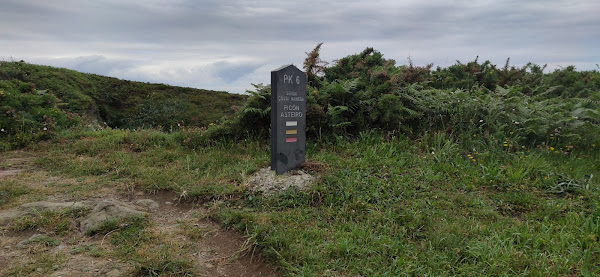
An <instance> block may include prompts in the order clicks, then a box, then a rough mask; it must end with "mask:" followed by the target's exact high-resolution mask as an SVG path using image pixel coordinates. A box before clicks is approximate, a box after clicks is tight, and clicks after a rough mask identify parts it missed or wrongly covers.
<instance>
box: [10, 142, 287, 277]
mask: <svg viewBox="0 0 600 277" xmlns="http://www.w3.org/2000/svg"><path fill="white" fill-rule="evenodd" d="M15 153H16V152H12V154H11V155H10V156H8V157H6V156H5V157H0V189H2V186H3V185H4V184H8V183H12V184H14V183H19V182H24V181H26V180H28V176H44V172H43V170H41V169H36V168H35V167H33V166H32V160H33V158H32V157H28V156H26V155H20V154H22V153H16V154H15ZM56 178H57V177H52V179H53V180H52V182H55V183H57V182H60V181H61V180H57V179H56ZM59 179H60V177H59ZM63 181H64V180H63ZM64 182H65V183H69V182H70V181H64ZM47 183H48V182H47V181H46V182H40V184H39V185H37V186H40V187H41V186H47ZM28 185H29V186H31V184H28ZM0 192H1V191H0ZM100 194H101V195H95V196H94V197H93V199H72V198H73V196H70V195H65V194H64V193H62V192H61V193H57V194H53V195H46V196H44V197H43V199H39V200H46V199H50V200H56V199H61V200H62V201H64V202H66V201H88V200H89V201H97V200H101V199H106V198H112V199H117V200H119V201H122V202H125V203H133V202H135V201H136V200H139V199H150V200H153V202H155V203H157V204H158V208H155V209H152V210H149V212H148V219H149V222H150V223H149V225H148V227H147V230H148V231H149V232H150V233H152V235H153V237H156V238H157V242H156V244H157V247H158V246H160V247H168V248H172V249H175V250H176V251H175V252H176V253H178V254H179V255H181V258H183V259H185V260H187V261H190V262H191V263H192V264H193V265H194V267H195V272H197V274H199V275H201V276H277V274H276V271H275V270H274V269H273V268H272V267H271V266H269V265H267V264H266V262H265V261H264V259H263V258H261V256H260V255H259V254H258V253H256V251H254V249H253V248H252V247H251V245H250V244H249V243H248V242H247V240H246V239H245V238H244V237H243V236H242V235H240V234H239V233H237V232H233V231H228V230H225V229H223V228H222V227H221V226H220V225H219V224H217V223H215V222H213V221H211V220H210V219H209V217H208V209H207V208H206V206H205V205H204V204H202V203H190V202H180V201H179V200H180V199H179V197H178V196H177V195H175V194H173V193H169V192H162V193H158V194H150V195H148V194H143V193H141V192H137V193H135V192H133V193H128V194H127V195H123V194H122V193H121V194H119V193H118V192H116V191H112V192H110V190H105V189H103V190H102V192H101V193H100ZM15 201H16V200H15ZM22 202H23V201H21V202H18V203H22ZM1 203H2V202H0V204H1ZM3 207H4V208H3ZM11 209H15V207H14V205H12V206H11V205H8V206H7V205H4V206H2V205H0V213H7V212H9V210H11ZM71 224H75V223H71ZM70 230H73V228H72V229H70ZM112 235H113V234H111V233H108V234H106V235H103V236H102V235H95V236H87V235H85V234H82V233H81V232H75V231H70V232H68V233H67V234H60V235H58V234H56V232H48V230H44V228H34V229H27V230H19V231H15V229H14V228H12V229H11V228H10V225H9V226H0V276H6V275H9V276H11V275H12V276H129V275H130V274H131V272H132V270H133V269H134V267H135V263H134V262H133V261H130V260H126V259H117V258H115V256H114V255H111V254H110V253H113V252H114V250H115V247H116V246H115V245H114V244H111V243H109V241H110V239H111V236H112Z"/></svg>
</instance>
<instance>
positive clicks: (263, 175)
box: [247, 168, 315, 195]
mask: <svg viewBox="0 0 600 277" xmlns="http://www.w3.org/2000/svg"><path fill="white" fill-rule="evenodd" d="M314 181H315V177H313V176H311V175H310V174H308V173H306V172H304V171H302V170H291V171H289V172H287V173H285V174H281V175H276V174H275V171H272V170H271V169H270V168H261V169H260V170H259V171H257V172H256V173H254V174H252V176H250V177H249V178H248V180H247V184H248V186H249V187H250V189H251V190H253V191H261V192H262V193H263V194H265V195H272V194H274V193H276V192H279V191H283V190H286V189H288V188H298V189H301V190H302V189H306V188H308V186H310V185H311V184H312V183H313V182H314Z"/></svg>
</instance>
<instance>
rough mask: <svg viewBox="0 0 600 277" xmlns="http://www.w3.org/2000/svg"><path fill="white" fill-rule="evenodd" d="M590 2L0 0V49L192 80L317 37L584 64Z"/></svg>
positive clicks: (217, 79) (253, 70) (302, 48)
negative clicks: (0, 1) (0, 2)
mask: <svg viewBox="0 0 600 277" xmlns="http://www.w3.org/2000/svg"><path fill="white" fill-rule="evenodd" d="M599 10H600V2H599V1H596V0H582V1H568V0H530V1H517V0H503V1H489V0H488V1H485V0H482V1H467V0H450V1H448V0H431V1H421V0H404V1H392V0H389V1H388V0H372V1H341V0H339V1H338V0H332V1H318V0H307V1H276V0H257V1H242V0H170V1H164V0H143V1H142V0H132V1H121V0H95V1H72V0H55V1H38V0H2V4H1V7H0V55H1V56H14V57H16V58H19V59H24V60H27V61H30V60H34V59H37V60H41V59H44V58H45V59H46V60H52V59H53V58H54V59H56V58H57V57H62V58H61V59H63V61H62V64H64V66H66V67H70V68H73V69H77V70H84V71H89V72H93V73H98V74H109V75H110V74H113V76H115V77H127V78H137V79H140V80H143V81H153V80H157V81H160V82H165V83H171V84H193V85H194V86H198V87H203V86H204V85H206V86H211V87H219V86H221V87H231V86H232V85H231V83H235V87H239V86H241V84H240V83H239V82H246V81H251V80H249V79H248V78H259V75H257V72H258V71H259V70H257V68H259V67H261V65H262V64H285V63H290V62H294V63H297V64H301V63H302V60H303V58H304V53H305V52H308V51H310V50H311V49H312V48H313V47H314V46H315V45H316V44H317V43H318V42H324V43H325V44H324V46H323V48H322V57H323V58H324V59H329V60H332V59H337V58H341V57H344V56H346V55H350V54H354V53H357V52H360V51H362V49H364V48H365V47H375V49H378V50H380V51H381V52H382V53H383V54H385V55H386V57H387V58H393V59H395V60H396V61H398V63H405V62H406V57H408V56H409V55H410V56H411V57H412V58H413V61H415V63H417V62H422V63H429V62H434V63H436V65H442V66H446V65H449V64H452V63H454V61H455V60H456V59H459V60H463V61H466V60H472V59H474V58H475V56H477V55H479V56H480V57H481V59H490V60H492V62H495V63H503V62H504V60H505V59H506V58H507V57H511V61H513V62H514V63H526V62H528V61H534V62H538V63H558V62H561V63H567V64H569V63H577V64H578V65H580V66H578V67H579V68H580V69H595V68H596V67H595V64H596V63H599V62H600V61H599V60H598V59H599V57H598V54H596V53H597V52H598V51H597V46H598V45H600V28H598V26H600V17H598V16H597V11H599ZM55 62H57V61H55ZM586 64H587V65H586ZM261 72H262V71H261ZM267 74H268V72H267ZM265 80H267V81H268V76H266V77H265V79H261V80H258V81H256V82H264V81H265ZM201 82H204V83H201ZM248 86H250V85H249V84H248Z"/></svg>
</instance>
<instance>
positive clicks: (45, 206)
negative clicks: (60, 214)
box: [21, 201, 85, 212]
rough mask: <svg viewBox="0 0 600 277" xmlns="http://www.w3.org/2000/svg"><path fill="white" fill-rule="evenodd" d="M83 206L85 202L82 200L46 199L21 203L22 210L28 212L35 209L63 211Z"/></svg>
mask: <svg viewBox="0 0 600 277" xmlns="http://www.w3.org/2000/svg"><path fill="white" fill-rule="evenodd" d="M81 208H85V204H84V203H83V202H62V203H55V202H47V201H39V202H31V203H27V204H23V205H21V209H22V210H29V212H35V211H45V210H50V211H55V212H57V211H63V210H65V209H81Z"/></svg>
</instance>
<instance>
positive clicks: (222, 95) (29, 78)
mask: <svg viewBox="0 0 600 277" xmlns="http://www.w3.org/2000/svg"><path fill="white" fill-rule="evenodd" d="M0 90H1V91H2V95H0V113H1V116H0V125H1V126H2V128H3V129H4V132H3V134H0V137H6V136H7V135H13V136H17V135H19V136H28V137H36V136H43V133H42V134H39V131H41V130H43V128H44V127H46V129H50V128H52V129H56V128H62V127H68V126H72V125H77V124H79V123H81V122H82V121H85V122H87V123H90V124H100V125H102V124H103V123H106V125H108V126H110V127H113V128H140V127H146V128H150V127H153V128H157V127H159V128H166V129H168V128H170V127H171V126H176V125H177V124H180V125H185V126H197V127H201V126H207V125H209V124H210V123H214V122H216V121H217V120H219V119H220V118H222V117H223V116H226V115H231V114H233V113H234V111H235V107H236V106H240V105H242V104H243V103H244V101H245V99H246V98H247V97H246V96H245V95H237V94H229V93H227V92H219V91H210V90H203V89H193V88H183V87H174V86H168V85H164V84H150V83H142V82H133V81H125V80H119V79H116V78H110V77H104V76H99V75H95V74H86V73H80V72H77V71H73V70H68V69H64V68H55V67H50V66H42V65H34V64H29V63H25V62H6V61H3V62H0ZM50 121H52V122H50ZM21 139H22V138H21Z"/></svg>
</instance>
